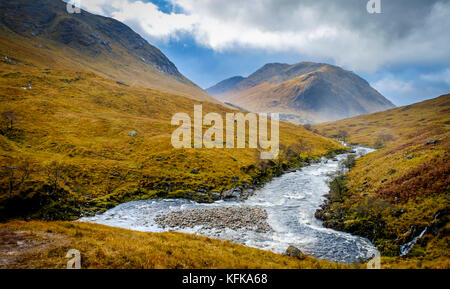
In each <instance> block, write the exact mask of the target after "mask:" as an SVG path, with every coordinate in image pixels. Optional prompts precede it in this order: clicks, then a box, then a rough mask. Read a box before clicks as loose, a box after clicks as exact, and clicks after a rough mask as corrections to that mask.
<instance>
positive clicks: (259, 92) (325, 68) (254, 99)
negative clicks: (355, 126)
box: [206, 62, 394, 122]
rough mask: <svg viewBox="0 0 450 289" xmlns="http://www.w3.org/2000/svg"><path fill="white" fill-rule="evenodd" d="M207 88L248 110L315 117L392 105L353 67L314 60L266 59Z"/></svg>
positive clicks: (332, 117)
mask: <svg viewBox="0 0 450 289" xmlns="http://www.w3.org/2000/svg"><path fill="white" fill-rule="evenodd" d="M206 91H207V92H209V93H210V94H212V95H213V96H215V97H217V98H218V99H219V100H221V101H223V102H229V103H232V104H234V105H237V106H239V107H243V108H245V109H247V110H250V111H254V112H279V113H282V114H287V115H297V116H299V117H300V118H301V119H305V120H308V119H309V120H312V121H314V122H322V121H330V120H337V119H342V118H346V117H351V116H355V115H359V114H366V113H371V112H376V111H382V110H386V109H389V108H393V107H394V105H393V104H392V103H391V102H390V101H389V100H387V99H386V98H384V97H383V96H382V95H381V94H380V93H379V92H377V91H376V90H375V89H373V88H372V87H371V86H370V85H369V83H368V82H367V81H365V80H364V79H362V78H361V77H359V76H358V75H356V74H354V73H353V72H350V71H346V70H344V69H342V68H340V67H337V66H333V65H329V64H323V63H313V62H301V63H298V64H294V65H289V64H282V63H270V64H266V65H264V66H263V67H262V68H260V69H258V70H257V71H256V72H254V73H253V74H251V75H250V76H249V77H247V78H242V77H233V78H230V79H227V80H224V81H222V82H220V83H218V84H217V85H215V86H213V87H211V88H209V89H207V90H206Z"/></svg>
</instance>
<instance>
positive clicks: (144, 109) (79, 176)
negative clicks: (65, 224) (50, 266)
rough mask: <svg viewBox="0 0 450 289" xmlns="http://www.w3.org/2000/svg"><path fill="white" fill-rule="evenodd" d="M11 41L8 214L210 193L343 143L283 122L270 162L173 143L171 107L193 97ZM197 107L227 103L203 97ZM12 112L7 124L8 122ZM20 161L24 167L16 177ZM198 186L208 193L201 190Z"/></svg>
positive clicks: (1, 154)
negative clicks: (46, 57) (41, 54)
mask: <svg viewBox="0 0 450 289" xmlns="http://www.w3.org/2000/svg"><path fill="white" fill-rule="evenodd" d="M19 48H20V47H17V52H16V54H17V55H15V54H14V53H15V52H11V51H10V54H9V58H10V59H14V63H13V64H11V63H9V62H8V61H6V62H0V92H1V94H0V114H1V115H2V117H1V118H2V122H1V123H2V125H3V126H4V127H3V130H4V131H5V133H3V134H0V164H1V166H0V169H1V173H0V187H1V193H0V207H3V209H5V207H9V211H13V212H14V213H15V214H16V216H24V215H28V216H32V217H38V218H45V219H71V218H77V217H78V216H79V215H80V214H86V213H92V212H98V211H102V210H105V209H107V208H110V207H112V206H115V205H117V204H119V203H122V202H126V201H131V200H137V199H148V198H156V197H186V198H193V199H200V200H202V201H210V200H211V199H210V194H209V192H219V193H220V192H222V191H224V190H227V189H230V188H232V187H237V186H244V185H251V184H252V183H254V182H264V181H267V180H269V179H270V178H271V177H272V176H274V175H276V174H278V173H280V170H281V169H282V168H283V167H287V166H289V165H291V166H295V165H298V164H299V163H298V162H299V158H300V157H301V158H303V159H308V158H315V157H318V156H320V155H324V154H326V153H327V152H329V151H332V150H336V149H342V148H343V147H342V146H341V145H340V144H339V143H337V142H336V141H333V140H330V139H327V138H325V137H323V136H320V135H317V134H314V133H312V132H309V131H307V130H305V129H303V128H301V127H298V126H295V125H291V124H287V123H281V124H280V146H281V148H282V150H283V152H282V158H280V159H279V160H277V161H276V162H272V163H270V162H263V161H261V160H260V159H259V158H258V155H259V151H258V150H256V149H220V150H219V149H213V150H211V149H174V148H173V147H172V145H171V141H170V138H171V134H172V132H173V130H175V128H176V127H175V126H172V125H171V123H170V121H171V117H172V115H173V114H175V113H177V112H186V113H188V114H190V115H192V114H193V108H194V105H195V104H199V102H198V101H195V100H192V99H189V98H186V97H183V96H179V95H174V94H168V93H163V92H160V91H157V90H152V89H148V88H143V87H137V86H124V85H122V84H119V83H117V82H116V81H113V80H110V79H106V78H103V77H102V76H99V75H97V74H94V73H91V72H82V71H74V70H72V69H73V68H71V70H63V69H50V68H39V63H37V64H38V65H34V64H28V62H27V61H28V60H30V61H34V59H35V57H31V58H30V59H27V58H25V60H21V59H23V58H21V57H25V52H26V51H27V50H21V49H19ZM22 49H23V47H22ZM32 52H35V51H34V50H32V51H31V52H30V53H32ZM28 85H31V89H24V88H27V87H28ZM203 111H204V114H206V113H207V112H212V111H214V112H218V113H220V114H222V115H223V114H225V113H226V112H234V111H231V110H229V109H227V108H226V107H224V106H222V105H217V104H213V103H209V102H204V103H203ZM5 114H6V116H5ZM11 115H12V117H11ZM10 118H12V119H13V129H10V128H8V129H7V126H9V121H8V119H10ZM0 130H1V128H0ZM130 131H137V133H138V135H137V136H136V137H130V136H128V133H129V132H130ZM299 143H302V146H299ZM287 151H290V155H289V158H288V157H285V154H284V153H285V152H287ZM292 161H296V163H295V162H294V163H293V162H292ZM23 167H27V168H28V170H29V171H30V173H29V175H28V176H27V178H25V181H24V182H21V181H20V179H21V177H22V176H23V175H24V173H23V172H21V168H23ZM11 168H12V169H11ZM16 168H18V169H16ZM193 169H195V170H198V171H199V173H198V174H192V173H191V171H192V170H193ZM235 177H239V180H238V181H236V178H235ZM11 179H13V186H12V190H11V191H12V192H10V188H11V185H10V181H11ZM199 189H200V190H201V191H206V192H208V193H207V194H206V195H201V196H200V194H198V190H199ZM0 211H1V210H0Z"/></svg>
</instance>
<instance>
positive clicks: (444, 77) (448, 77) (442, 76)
mask: <svg viewBox="0 0 450 289" xmlns="http://www.w3.org/2000/svg"><path fill="white" fill-rule="evenodd" d="M420 78H421V79H423V80H425V81H430V82H442V83H446V84H448V85H450V68H449V69H445V70H443V71H442V72H440V73H430V74H422V75H421V76H420Z"/></svg>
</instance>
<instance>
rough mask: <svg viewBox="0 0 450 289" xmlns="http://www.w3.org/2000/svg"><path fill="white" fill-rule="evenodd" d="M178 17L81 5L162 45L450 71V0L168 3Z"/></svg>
mask: <svg viewBox="0 0 450 289" xmlns="http://www.w3.org/2000/svg"><path fill="white" fill-rule="evenodd" d="M168 1H169V2H171V4H172V5H173V6H174V7H177V9H176V10H177V12H176V13H175V12H167V11H166V12H162V11H160V10H159V9H158V6H156V5H155V4H153V3H148V2H142V1H133V0H89V1H82V4H83V8H86V9H87V10H88V11H92V12H94V13H98V14H102V15H106V16H111V17H113V18H116V19H117V20H119V21H122V22H125V23H127V24H129V25H130V26H132V27H133V28H135V29H136V30H138V31H139V32H143V33H145V34H146V35H147V36H148V37H149V38H151V39H155V40H161V41H167V40H168V39H173V38H175V39H177V38H178V37H180V36H182V35H189V36H191V37H192V38H193V39H194V40H195V41H196V42H197V43H198V44H199V45H202V46H204V47H208V48H211V49H213V50H215V51H233V50H240V49H261V50H264V51H269V52H277V53H279V52H281V53H282V52H289V53H297V54H298V55H301V56H303V57H305V58H306V57H310V58H314V59H331V60H332V61H334V63H335V64H337V65H342V66H345V67H347V68H349V69H352V70H356V71H359V72H368V73H371V72H374V71H377V70H379V69H381V68H385V67H392V66H396V65H405V64H410V65H413V64H418V65H420V64H427V65H430V64H433V63H435V64H439V65H450V50H449V49H447V47H449V46H450V33H448V31H447V30H448V27H450V3H449V1H448V0H440V1H438V0H430V1H422V0H397V1H387V0H381V3H382V12H383V13H382V14H372V15H371V14H368V13H367V11H366V3H367V1H365V0H340V1H339V0H336V1H329V0H323V1H319V0H303V1H300V0H245V1H242V0H227V1H216V0H168Z"/></svg>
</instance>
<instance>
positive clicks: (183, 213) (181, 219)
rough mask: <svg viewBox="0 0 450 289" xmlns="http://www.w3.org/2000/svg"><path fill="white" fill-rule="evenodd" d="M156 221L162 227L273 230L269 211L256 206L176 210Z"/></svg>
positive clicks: (261, 231) (157, 218)
mask: <svg viewBox="0 0 450 289" xmlns="http://www.w3.org/2000/svg"><path fill="white" fill-rule="evenodd" d="M155 222H156V223H157V224H158V225H160V226H161V227H162V228H166V227H170V228H194V227H195V226H202V227H203V228H205V229H225V228H229V229H232V230H238V229H246V230H252V231H255V232H258V233H266V232H270V231H272V228H271V227H270V225H269V223H268V222H267V212H266V211H265V210H263V209H261V208H256V207H249V206H243V207H217V208H205V209H203V208H202V209H190V210H180V211H174V212H171V213H169V214H165V215H158V216H156V218H155Z"/></svg>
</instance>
